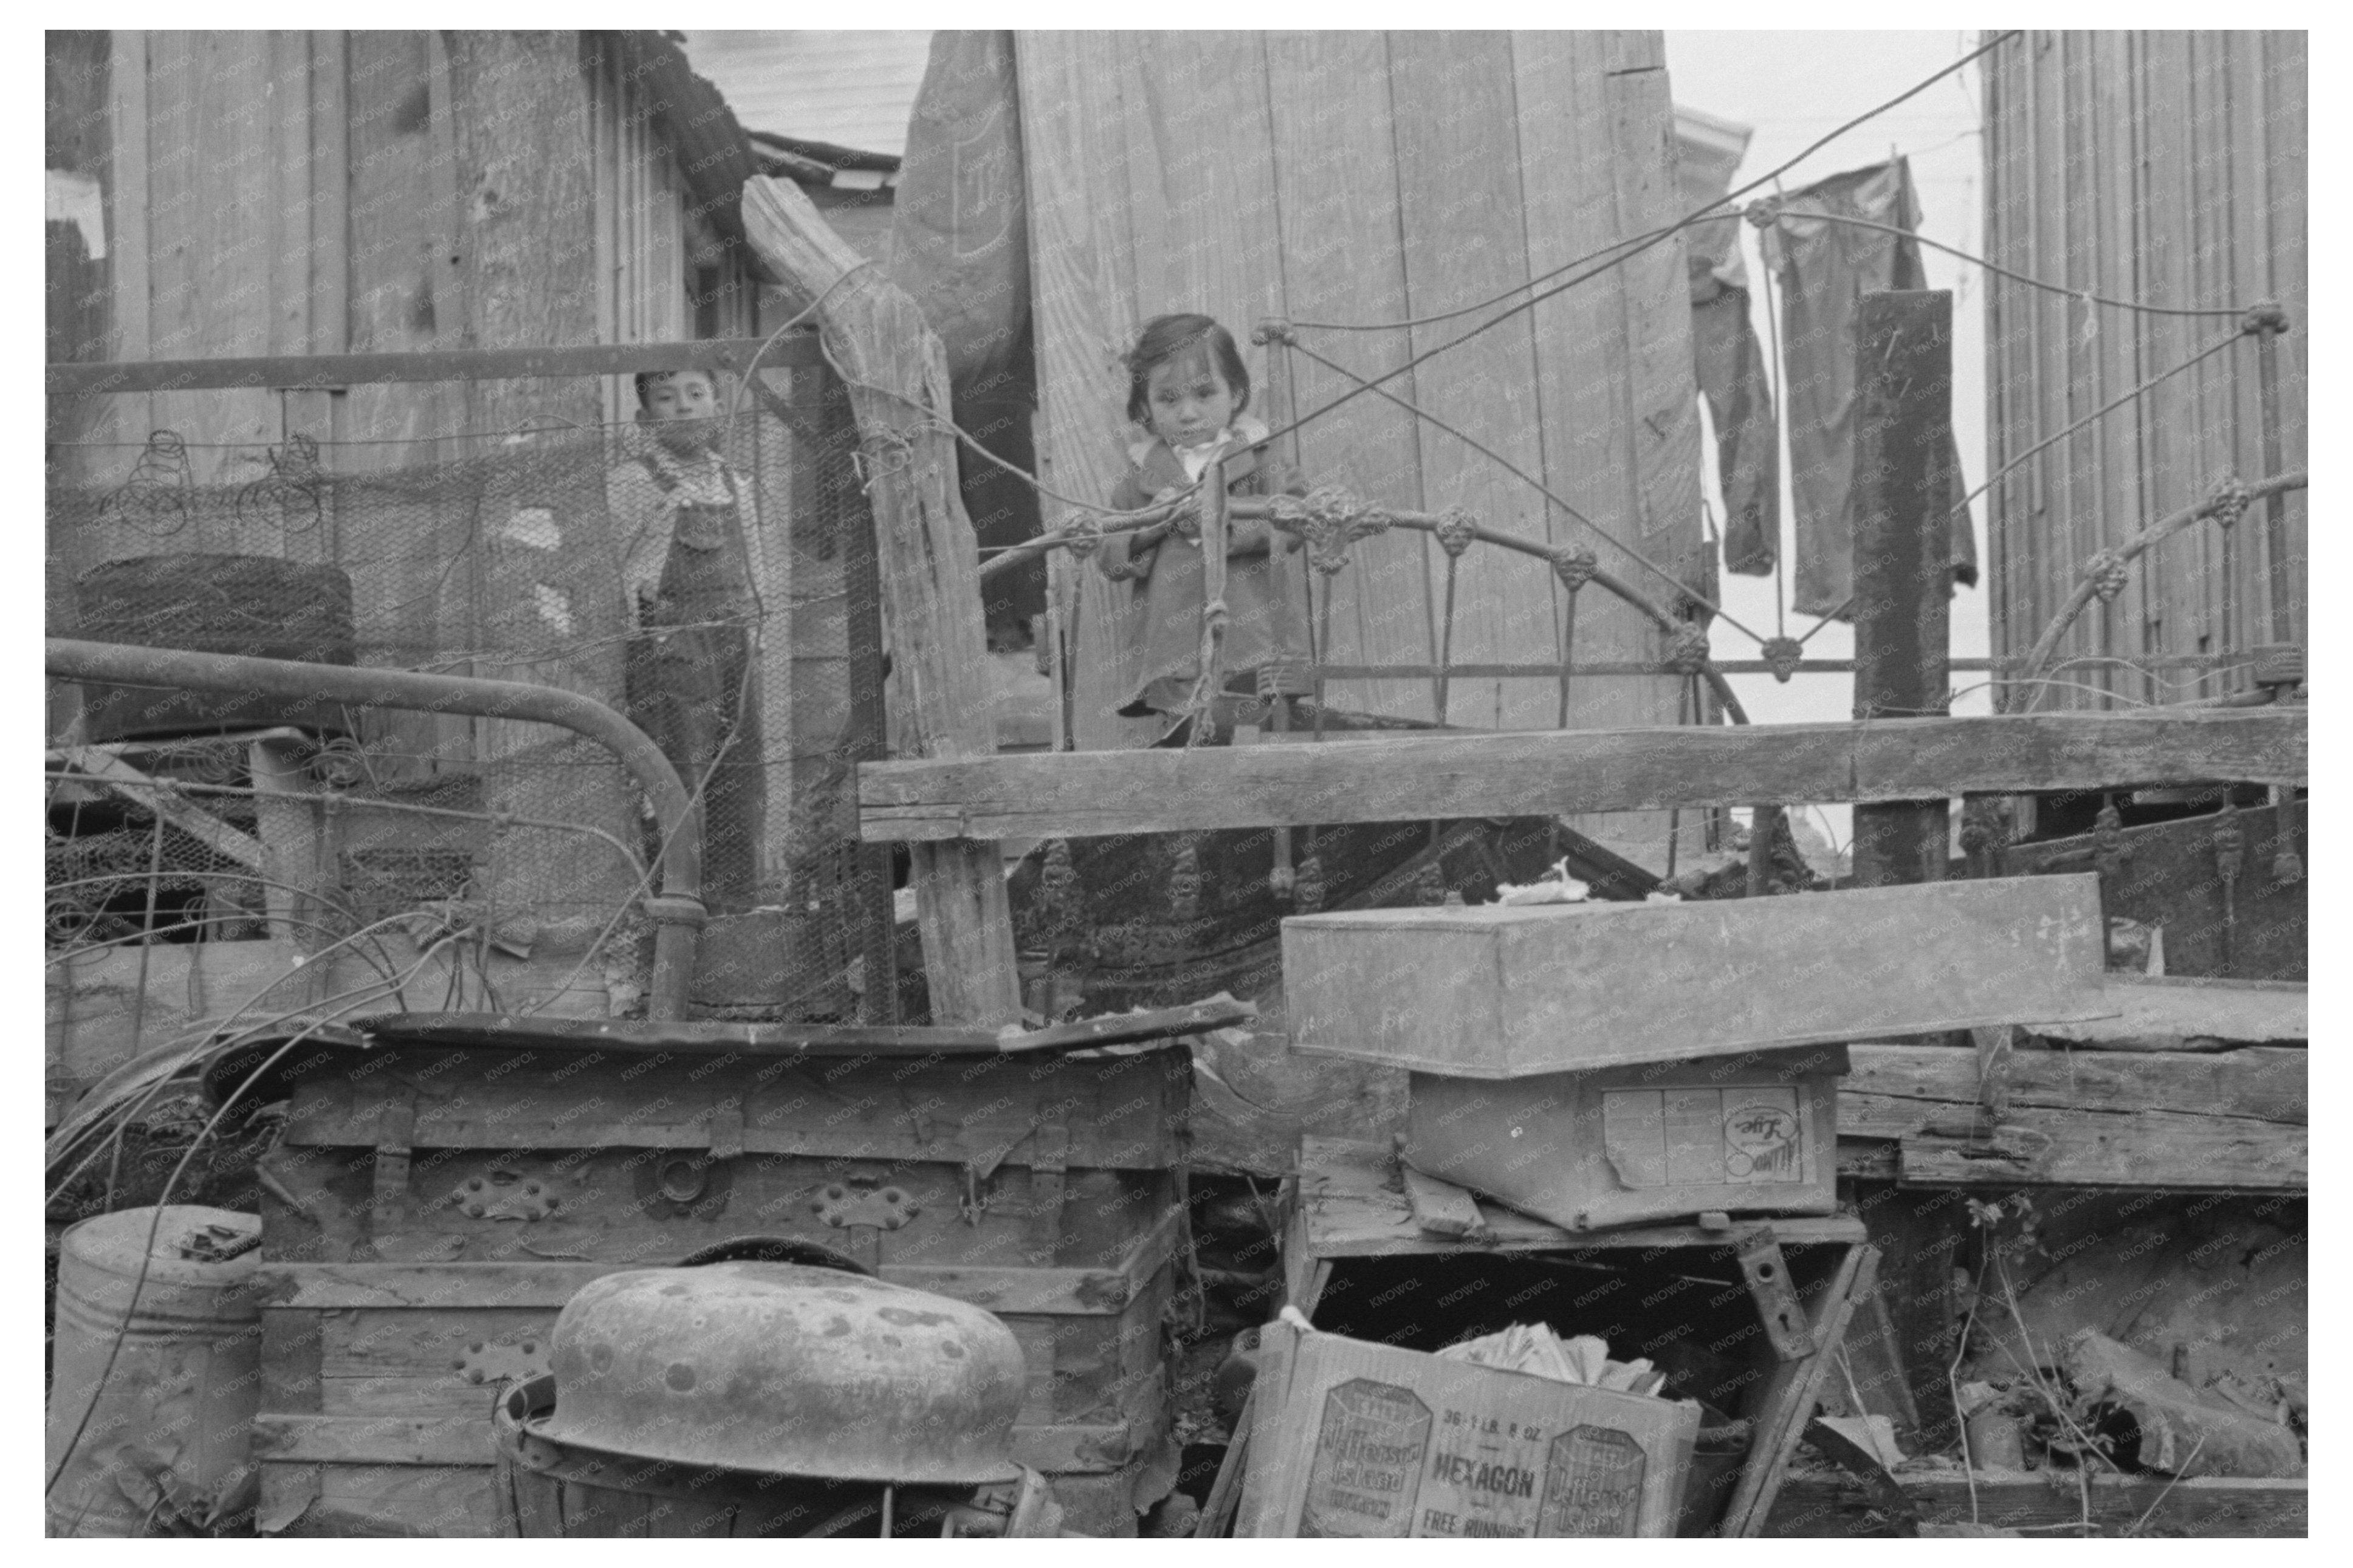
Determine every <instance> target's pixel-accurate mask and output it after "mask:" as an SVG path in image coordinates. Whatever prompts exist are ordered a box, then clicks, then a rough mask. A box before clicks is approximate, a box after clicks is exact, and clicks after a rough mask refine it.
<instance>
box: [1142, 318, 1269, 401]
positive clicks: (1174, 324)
mask: <svg viewBox="0 0 2353 1568" xmlns="http://www.w3.org/2000/svg"><path fill="white" fill-rule="evenodd" d="M1204 342H1206V343H1207V344H1208V348H1209V357H1210V359H1211V361H1212V362H1213V363H1215V364H1216V365H1217V367H1218V374H1219V375H1221V376H1223V377H1225V381H1226V386H1227V388H1228V389H1229V390H1230V391H1231V392H1232V393H1233V395H1234V412H1235V413H1237V414H1239V413H1240V412H1241V411H1242V410H1243V409H1245V408H1248V407H1249V406H1250V372H1249V370H1248V369H1246V368H1245V367H1244V366H1243V364H1242V351H1241V350H1240V349H1239V348H1237V347H1235V346H1234V335H1233V333H1231V332H1229V331H1226V329H1225V328H1223V327H1221V326H1219V325H1218V323H1217V322H1215V321H1211V320H1210V319H1209V318H1208V317H1207V316H1199V315H1193V314H1190V313H1187V314H1184V315H1176V316H1155V317H1153V318H1152V320H1150V321H1146V322H1145V323H1144V331H1142V332H1140V333H1138V334H1137V335H1136V339H1135V347H1134V349H1133V350H1131V351H1130V352H1129V353H1128V356H1127V416H1128V417H1129V418H1130V419H1133V420H1134V421H1135V422H1136V423H1137V424H1138V425H1142V426H1146V427H1147V428H1148V427H1149V426H1151V424H1152V418H1151V415H1152V404H1151V400H1150V399H1149V398H1148V397H1147V396H1146V395H1145V391H1146V388H1145V384H1146V383H1147V382H1149V381H1150V380H1151V379H1152V370H1153V367H1154V366H1155V365H1158V364H1164V363H1167V362H1168V361H1169V360H1172V359H1175V358H1176V356H1177V355H1178V354H1181V353H1185V352H1186V351H1187V350H1188V349H1193V348H1198V347H1199V346H1200V345H1201V344H1202V343H1204Z"/></svg>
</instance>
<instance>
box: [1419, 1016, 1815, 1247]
mask: <svg viewBox="0 0 2353 1568" xmlns="http://www.w3.org/2000/svg"><path fill="white" fill-rule="evenodd" d="M1846 1070H1847V1054H1846V1047H1844V1046H1799V1047H1792V1048H1791V1049H1788V1050H1781V1051H1759V1052H1753V1053H1748V1054H1745V1055H1742V1056H1737V1057H1702V1058H1696V1059H1694V1060H1690V1061H1679V1062H1653V1063H1651V1064H1649V1065H1647V1066H1643V1067H1620V1068H1600V1069H1599V1070H1597V1071H1594V1072H1564V1073H1542V1074H1539V1075H1537V1076H1535V1077H1533V1078H1515V1079H1505V1080H1503V1081H1501V1082H1498V1081H1494V1080H1492V1079H1470V1078H1450V1077H1442V1076H1440V1075H1439V1074H1436V1073H1419V1072H1418V1073H1415V1074H1414V1075H1413V1089H1412V1093H1413V1098H1412V1102H1411V1105H1410V1107H1409V1110H1407V1112H1406V1143H1405V1160H1406V1163H1408V1164H1409V1165H1411V1166H1412V1167H1413V1168H1414V1169H1415V1170H1417V1171H1420V1172H1423V1173H1427V1174H1430V1175H1432V1176H1436V1177H1438V1178H1440V1180H1441V1181H1448V1182H1453V1183H1455V1184H1458V1185H1461V1186H1465V1187H1469V1188H1470V1189H1471V1190H1472V1191H1473V1192H1476V1193H1480V1194H1484V1195H1486V1196H1488V1197H1492V1198H1494V1199H1497V1200H1499V1201H1500V1202H1503V1203H1506V1204H1509V1205H1512V1206H1513V1207H1514V1208H1515V1209H1519V1210H1521V1211H1522V1212H1524V1213H1526V1214H1532V1215H1535V1216H1536V1217H1537V1218H1538V1219H1545V1220H1550V1221H1551V1222H1552V1223H1553V1224H1555V1225H1557V1226H1567V1228H1569V1229H1571V1230H1588V1229H1592V1228H1595V1227H1597V1226H1613V1225H1635V1224H1640V1223H1641V1222H1643V1221H1647V1220H1662V1219H1673V1218H1678V1217H1682V1216H1684V1215H1695V1214H1702V1213H1704V1212H1706V1211H1707V1210H1710V1209H1721V1210H1723V1211H1724V1212H1725V1213H1726V1214H1741V1213H1770V1214H1833V1213H1836V1212H1837V1209H1838V1194H1837V1190H1836V1181H1837V1175H1838V1080H1839V1078H1840V1076H1841V1075H1842V1074H1843V1073H1844V1072H1845V1071H1846Z"/></svg>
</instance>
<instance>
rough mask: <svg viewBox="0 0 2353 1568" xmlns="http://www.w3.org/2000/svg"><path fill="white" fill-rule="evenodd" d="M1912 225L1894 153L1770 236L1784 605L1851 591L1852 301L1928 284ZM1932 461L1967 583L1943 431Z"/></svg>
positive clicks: (1841, 600)
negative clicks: (1780, 387)
mask: <svg viewBox="0 0 2353 1568" xmlns="http://www.w3.org/2000/svg"><path fill="white" fill-rule="evenodd" d="M1823 214H1828V215H1831V216H1841V217H1859V218H1866V219H1869V220H1870V221H1871V222H1873V223H1878V224H1884V225H1886V226H1889V227H1891V228H1899V229H1902V230H1904V231H1905V233H1904V236H1903V237H1897V236H1895V235H1892V234H1885V233H1883V232H1881V231H1879V230H1877V229H1868V228H1857V227H1854V226H1852V225H1850V224H1840V223H1825V222H1823V221H1821V218H1820V215H1823ZM1919 224H1920V205H1919V200H1918V197H1917V196H1916V195H1915V194H1914V191H1913V187H1912V170H1911V164H1910V163H1909V161H1908V160H1906V159H1904V158H1895V159H1893V160H1891V161H1889V162H1888V163H1879V164H1874V165H1873V166H1872V167H1870V168H1867V169H1856V170H1852V171H1851V172H1849V173H1847V174H1833V175H1831V177H1830V178H1829V179H1827V180H1822V181H1820V182H1818V183H1817V184H1811V185H1809V186H1807V187H1806V188H1805V189H1804V190H1801V191H1799V192H1797V193H1795V194H1794V195H1790V196H1789V197H1788V198H1787V199H1786V200H1785V201H1784V202H1783V204H1782V207H1781V221H1780V223H1779V224H1778V226H1776V227H1774V228H1771V229H1768V230H1767V231H1766V235H1765V247H1766V265H1767V266H1768V267H1770V268H1773V269H1774V272H1775V275H1776V276H1777V278H1778V280H1779V282H1780V285H1781V352H1782V354H1783V356H1784V358H1785V360H1786V364H1785V369H1786V371H1787V375H1786V377H1785V380H1784V385H1785V387H1786V388H1787V395H1788V400H1789V470H1790V472H1789V477H1790V490H1791V495H1792V498H1793V500H1794V501H1795V503H1796V506H1797V530H1796V532H1797V551H1796V567H1797V571H1796V574H1795V576H1796V581H1795V583H1794V584H1792V592H1791V595H1790V598H1791V601H1792V605H1791V607H1792V608H1794V609H1796V610H1798V611H1799V612H1800V613H1802V614H1805V615H1816V616H1820V615H1828V614H1830V613H1831V612H1832V611H1834V610H1839V609H1841V606H1843V605H1845V604H1846V602H1847V600H1848V599H1849V598H1851V597H1852V595H1853V593H1854V500H1853V493H1852V480H1853V475H1854V437H1855V429H1854V423H1855V419H1854V415H1855V368H1854V355H1855V339H1854V331H1855V307H1856V304H1857V302H1858V301H1859V300H1861V299H1862V296H1863V295H1865V294H1868V293H1875V292H1878V291H1880V290H1883V289H1925V288H1926V287H1927V280H1926V274H1925V273H1923V271H1922V270H1921V267H1920V247H1919V245H1918V243H1917V242H1916V241H1915V240H1913V239H1912V238H1911V237H1910V236H1911V235H1912V234H1913V233H1914V232H1916V231H1917V229H1918V227H1919ZM1938 461H1939V466H1940V467H1941V468H1943V469H1944V472H1945V475H1946V483H1945V485H1944V486H1943V489H1944V493H1945V495H1946V496H1947V498H1948V499H1947V502H1946V505H1945V510H1947V512H1948V514H1949V515H1950V517H1951V536H1952V544H1951V551H1952V553H1951V555H1950V556H1949V557H1948V559H1949V560H1950V562H1951V563H1952V572H1953V577H1954V579H1955V581H1957V582H1960V583H1964V584H1975V583H1976V582H1977V580H1978V563H1977V546H1976V542H1975V540H1974V538H1973V536H1972V533H1971V530H1970V527H1969V514H1968V511H1967V510H1958V511H1955V510H1952V503H1953V502H1954V501H1957V500H1959V499H1960V497H1961V494H1962V490H1961V486H1960V476H1961V466H1960V458H1959V454H1958V452H1957V450H1956V449H1955V447H1954V446H1953V443H1952V437H1951V434H1950V432H1949V430H1948V431H1947V436H1946V438H1945V442H1944V451H1943V453H1942V455H1941V457H1940V458H1939V459H1938ZM1727 537H1728V535H1727ZM1767 563H1768V566H1769V563H1770V557H1767ZM1839 618H1840V619H1841V620H1847V619H1852V616H1851V614H1841V616H1840V617H1839Z"/></svg>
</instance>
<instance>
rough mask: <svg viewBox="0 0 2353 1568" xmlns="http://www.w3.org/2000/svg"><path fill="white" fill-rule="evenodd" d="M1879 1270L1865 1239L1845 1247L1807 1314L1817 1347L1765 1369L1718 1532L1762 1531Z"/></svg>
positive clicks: (1731, 1536)
mask: <svg viewBox="0 0 2353 1568" xmlns="http://www.w3.org/2000/svg"><path fill="white" fill-rule="evenodd" d="M1775 1228H1776V1230H1777V1231H1778V1229H1779V1228H1780V1227H1778V1226H1776V1227H1775ZM1878 1276H1879V1253H1878V1251H1877V1250H1876V1249H1875V1248H1873V1247H1871V1246H1869V1245H1868V1244H1865V1245H1863V1246H1862V1247H1850V1248H1848V1249H1847V1254H1846V1256H1845V1257H1844V1258H1841V1260H1840V1262H1839V1267H1838V1272H1837V1273H1835V1274H1833V1275H1832V1276H1831V1281H1830V1284H1829V1286H1828V1288H1827V1289H1824V1290H1823V1291H1822V1292H1821V1294H1820V1297H1818V1298H1817V1299H1816V1300H1815V1302H1814V1305H1813V1308H1812V1310H1811V1311H1810V1314H1809V1316H1810V1320H1811V1321H1810V1324H1809V1328H1810V1331H1811V1333H1812V1336H1813V1342H1814V1344H1815V1345H1816V1346H1817V1347H1819V1348H1817V1349H1816V1351H1815V1352H1814V1353H1813V1354H1811V1355H1809V1356H1805V1357H1803V1358H1801V1359H1799V1360H1797V1361H1785V1362H1778V1363H1775V1364H1774V1366H1773V1368H1772V1370H1771V1371H1770V1372H1768V1373H1766V1375H1765V1386H1764V1387H1763V1389H1762V1390H1760V1391H1759V1392H1758V1394H1757V1396H1756V1398H1755V1400H1754V1401H1753V1403H1752V1404H1751V1405H1750V1406H1749V1408H1750V1409H1752V1410H1754V1411H1756V1412H1757V1414H1758V1419H1757V1422H1756V1426H1755V1429H1754V1431H1753V1433H1752V1435H1751V1436H1750V1438H1749V1445H1750V1447H1749V1451H1748V1463H1747V1464H1746V1466H1744V1467H1743V1468H1742V1469H1741V1472H1740V1484H1739V1485H1738V1486H1737V1487H1736V1489H1734V1491H1733V1494H1732V1501H1731V1503H1730V1504H1729V1505H1728V1506H1727V1507H1726V1508H1725V1513H1724V1522H1723V1523H1722V1524H1720V1525H1718V1526H1717V1527H1716V1534H1717V1535H1719V1536H1721V1537H1723V1538H1724V1539H1725V1540H1728V1541H1742V1540H1748V1539H1751V1538H1753V1537H1755V1536H1757V1535H1758V1534H1759V1533H1761V1532H1762V1531H1763V1530H1764V1528H1765V1521H1766V1519H1767V1517H1768V1516H1769V1515H1770V1514H1771V1513H1772V1511H1773V1500H1774V1498H1775V1496H1776V1495H1777V1494H1778V1493H1779V1491H1780V1489H1781V1482H1782V1480H1783V1479H1784V1478H1785V1477H1787V1475H1788V1468H1789V1460H1790V1458H1792V1457H1793V1456H1794V1455H1795V1454H1796V1453H1797V1451H1798V1439H1799V1437H1801V1436H1804V1434H1805V1430H1806V1423H1808V1422H1809V1421H1810V1420H1812V1419H1813V1415H1814V1400H1815V1398H1816V1396H1817V1395H1818V1394H1820V1390H1821V1386H1822V1379H1823V1378H1824V1377H1825V1376H1827V1375H1828V1374H1829V1373H1830V1364H1831V1356H1832V1354H1833V1353H1834V1352H1836V1351H1837V1350H1838V1348H1839V1347H1840V1345H1841V1344H1842V1343H1843V1342H1844V1341H1845V1339H1846V1326H1847V1323H1848V1321H1850V1320H1852V1318H1853V1316H1854V1309H1855V1304H1856V1303H1857V1302H1859V1301H1861V1300H1863V1299H1864V1298H1866V1297H1868V1296H1869V1295H1870V1294H1871V1293H1872V1292H1873V1290H1875V1289H1878Z"/></svg>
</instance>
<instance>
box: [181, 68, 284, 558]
mask: <svg viewBox="0 0 2353 1568" xmlns="http://www.w3.org/2000/svg"><path fill="white" fill-rule="evenodd" d="M149 48H150V60H149V80H150V84H151V86H150V91H151V94H152V95H153V105H154V109H155V111H156V120H155V128H156V131H157V132H158V135H157V137H156V139H155V141H154V142H153V145H152V156H153V162H152V163H151V173H150V178H151V181H152V184H153V195H152V196H151V201H150V222H151V224H152V225H153V230H152V232H151V236H150V244H151V246H152V247H153V261H154V267H155V279H156V282H155V289H154V300H153V316H152V318H151V321H150V342H151V346H152V352H153V353H154V354H155V355H157V356H158V357H164V358H173V359H206V358H214V357H218V356H224V355H233V354H258V353H268V352H269V342H270V328H269V318H270V301H269V293H270V267H269V254H270V245H271V237H272V234H273V224H272V220H271V213H270V205H271V196H272V190H271V184H272V178H271V168H272V165H273V163H275V161H276V153H277V148H276V145H275V142H274V139H273V137H272V136H271V133H270V116H271V94H270V51H269V35H267V34H259V33H216V32H204V33H187V32H164V33H156V34H153V35H151V37H150V41H149ZM155 418H156V421H157V423H158V424H159V425H161V426H164V427H165V428H168V429H173V430H176V431H178V432H179V433H180V434H181V435H182V436H184V437H186V438H187V440H188V441H189V443H190V453H189V456H190V458H191V461H192V463H193V465H194V467H195V475H196V481H197V483H199V484H236V485H242V484H246V483H249V482H250V481H251V480H252V479H255V478H258V477H259V473H260V471H261V470H260V468H259V467H258V466H257V464H256V459H257V458H259V454H260V452H261V450H262V448H263V447H267V446H269V444H270V443H272V442H274V441H275V440H276V439H277V438H278V435H279V431H280V415H279V411H278V406H277V399H276V397H275V396H274V395H272V394H270V393H269V392H266V391H261V390H258V389H257V390H252V391H235V392H180V393H159V394H157V395H156V396H155ZM200 443H201V445H199V444H200ZM277 534H278V528H277V526H276V519H275V518H271V519H269V520H268V521H267V523H266V524H264V525H262V526H258V527H257V526H248V524H247V522H246V521H245V520H244V519H243V518H241V517H238V518H231V517H228V516H226V515H222V514H220V513H218V512H217V511H215V512H213V513H209V514H207V515H206V516H205V517H203V518H201V519H200V520H199V521H198V522H197V523H196V524H195V526H194V527H192V528H190V529H188V530H187V531H185V532H184V533H183V534H182V535H180V536H179V537H178V538H177V539H176V540H175V541H174V546H175V547H177V548H181V549H199V550H223V551H230V552H239V553H248V554H277V553H279V550H280V540H279V539H278V538H276V537H274V536H275V535H277Z"/></svg>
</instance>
